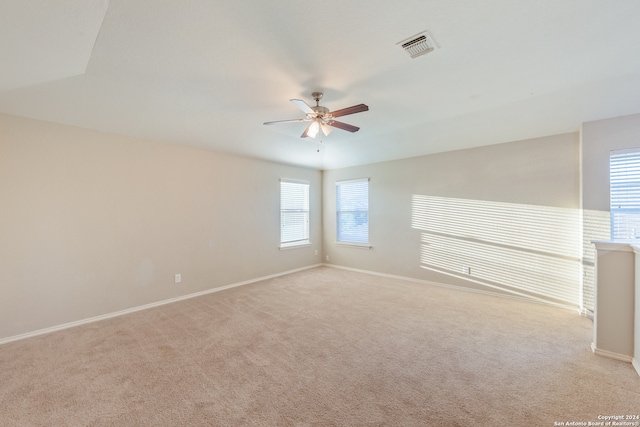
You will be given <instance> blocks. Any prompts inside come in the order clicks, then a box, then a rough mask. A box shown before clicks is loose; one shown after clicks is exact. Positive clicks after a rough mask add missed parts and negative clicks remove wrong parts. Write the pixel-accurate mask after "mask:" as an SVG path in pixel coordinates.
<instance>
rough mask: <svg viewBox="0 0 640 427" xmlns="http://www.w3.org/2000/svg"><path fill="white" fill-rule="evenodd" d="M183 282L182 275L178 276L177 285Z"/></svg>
mask: <svg viewBox="0 0 640 427" xmlns="http://www.w3.org/2000/svg"><path fill="white" fill-rule="evenodd" d="M180 282H182V274H176V283H180Z"/></svg>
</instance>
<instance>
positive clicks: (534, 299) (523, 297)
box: [322, 264, 580, 313]
mask: <svg viewBox="0 0 640 427" xmlns="http://www.w3.org/2000/svg"><path fill="white" fill-rule="evenodd" d="M322 265H324V266H325V267H333V268H340V269H342V270H349V271H355V272H358V273H365V274H371V275H374V276H381V277H388V278H390V279H399V280H406V281H409V282H414V283H422V284H425V285H433V286H439V287H441V288H448V289H455V290H458V291H465V292H473V293H477V294H483V295H490V296H494V297H500V298H507V299H513V300H517V301H526V302H533V303H537V304H544V305H551V306H554V307H559V308H564V309H568V310H572V311H577V312H578V313H580V307H578V306H576V305H572V304H569V303H567V304H561V303H557V302H553V301H547V300H545V299H544V298H537V297H534V296H529V295H526V294H521V293H518V292H515V291H510V290H508V289H505V290H504V292H509V294H505V293H500V292H492V291H486V290H482V289H473V288H466V287H464V286H457V285H450V284H447V283H442V282H433V281H431V280H424V279H416V278H413V277H407V276H397V275H395V274H387V273H379V272H377V271H371V270H361V269H359V268H352V267H344V266H342V265H336V264H322Z"/></svg>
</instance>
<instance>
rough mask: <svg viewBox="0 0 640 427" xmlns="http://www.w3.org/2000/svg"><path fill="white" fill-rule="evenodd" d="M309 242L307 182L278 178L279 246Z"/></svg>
mask: <svg viewBox="0 0 640 427" xmlns="http://www.w3.org/2000/svg"><path fill="white" fill-rule="evenodd" d="M308 243H309V183H307V182H301V181H285V180H280V246H281V247H284V246H296V245H304V244H308Z"/></svg>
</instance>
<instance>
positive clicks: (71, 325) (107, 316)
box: [0, 264, 322, 345]
mask: <svg viewBox="0 0 640 427" xmlns="http://www.w3.org/2000/svg"><path fill="white" fill-rule="evenodd" d="M321 265H322V264H314V265H310V266H307V267H301V268H296V269H294V270H289V271H284V272H282V273H276V274H270V275H268V276H262V277H258V278H255V279H250V280H245V281H243V282H238V283H232V284H230V285H224V286H220V287H217V288H211V289H207V290H205V291H200V292H194V293H192V294H187V295H182V296H179V297H175V298H170V299H166V300H162V301H157V302H152V303H150V304H144V305H140V306H137V307H132V308H127V309H125V310H120V311H116V312H113V313H107V314H102V315H100V316H95V317H89V318H88V319H82V320H77V321H75V322H69V323H64V324H62V325H56V326H52V327H50V328H44V329H38V330H37V331H33V332H27V333H24V334H20V335H14V336H11V337H7V338H2V339H0V345H3V344H7V343H10V342H14V341H19V340H24V339H27V338H32V337H37V336H39V335H45V334H49V333H51V332H57V331H62V330H64V329H69V328H74V327H76V326H81V325H86V324H88V323H93V322H99V321H101V320H106V319H111V318H113V317H118V316H124V315H125V314H130V313H135V312H137V311H142V310H147V309H150V308H154V307H159V306H161V305H166V304H171V303H174V302H178V301H184V300H186V299H190V298H195V297H199V296H202V295H207V294H211V293H214V292H219V291H224V290H225V289H231V288H237V287H238V286H244V285H248V284H251V283H255V282H260V281H262V280H268V279H273V278H275V277H279V276H285V275H287V274H291V273H295V272H298V271H303V270H308V269H310V268H315V267H320V266H321Z"/></svg>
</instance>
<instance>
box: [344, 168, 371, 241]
mask: <svg viewBox="0 0 640 427" xmlns="http://www.w3.org/2000/svg"><path fill="white" fill-rule="evenodd" d="M336 211H337V212H336V229H337V239H338V242H347V243H369V180H368V179H362V180H355V181H342V182H336Z"/></svg>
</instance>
